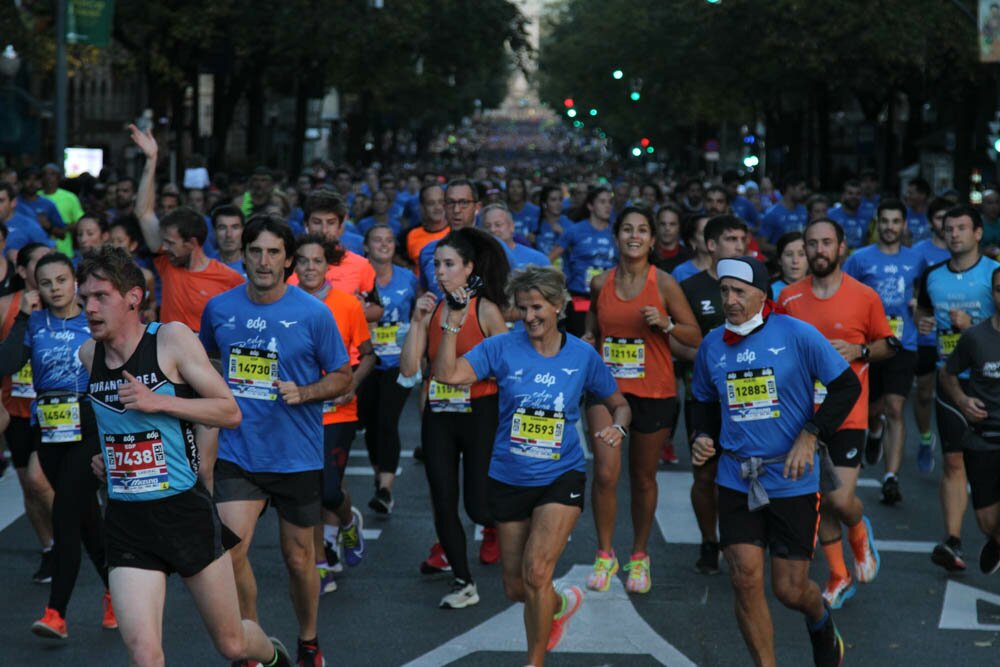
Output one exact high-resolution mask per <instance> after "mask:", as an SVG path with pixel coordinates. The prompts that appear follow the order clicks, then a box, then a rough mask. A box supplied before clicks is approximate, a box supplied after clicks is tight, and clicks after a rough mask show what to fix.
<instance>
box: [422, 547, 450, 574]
mask: <svg viewBox="0 0 1000 667" xmlns="http://www.w3.org/2000/svg"><path fill="white" fill-rule="evenodd" d="M420 572H421V573H422V574H439V573H441V572H451V565H450V564H449V563H448V557H447V556H445V555H444V547H442V546H441V543H440V542H435V543H434V546H432V547H431V555H430V556H428V557H427V560H425V561H423V562H422V563H420Z"/></svg>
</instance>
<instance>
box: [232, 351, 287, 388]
mask: <svg viewBox="0 0 1000 667" xmlns="http://www.w3.org/2000/svg"><path fill="white" fill-rule="evenodd" d="M229 388H230V389H232V391H233V395H234V396H235V397H237V398H252V399H255V400H260V401H276V400H277V399H278V353H277V352H269V351H268V350H254V349H249V348H245V347H232V348H230V349H229Z"/></svg>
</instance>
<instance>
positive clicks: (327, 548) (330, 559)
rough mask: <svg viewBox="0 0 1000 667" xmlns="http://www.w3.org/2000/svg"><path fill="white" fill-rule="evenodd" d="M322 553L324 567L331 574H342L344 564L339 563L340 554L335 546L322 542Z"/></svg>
mask: <svg viewBox="0 0 1000 667" xmlns="http://www.w3.org/2000/svg"><path fill="white" fill-rule="evenodd" d="M323 552H324V554H325V555H326V566H327V568H328V569H329V570H330V571H331V572H338V573H340V572H343V571H344V564H343V563H341V562H340V553H339V550H338V549H337V545H336V544H330V543H329V542H327V541H326V540H323Z"/></svg>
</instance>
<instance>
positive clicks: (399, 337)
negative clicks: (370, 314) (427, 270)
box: [372, 266, 418, 371]
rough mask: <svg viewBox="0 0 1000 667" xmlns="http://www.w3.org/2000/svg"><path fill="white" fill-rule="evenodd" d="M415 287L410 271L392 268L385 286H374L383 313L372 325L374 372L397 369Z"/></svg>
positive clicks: (408, 329) (415, 293) (414, 299)
mask: <svg viewBox="0 0 1000 667" xmlns="http://www.w3.org/2000/svg"><path fill="white" fill-rule="evenodd" d="M417 284H418V283H417V277H416V276H415V275H413V272H412V271H410V270H409V269H404V268H403V267H401V266H393V267H392V278H390V279H389V283H388V284H386V285H378V296H379V298H380V299H381V300H382V308H383V312H382V317H381V318H380V319H379V321H378V324H377V325H375V332H374V335H372V344H373V345H374V346H375V354H376V356H377V360H376V363H375V368H377V369H378V370H380V371H384V370H387V369H390V368H398V367H399V355H400V353H402V351H403V343H404V342H405V340H406V334H407V333H409V331H410V315H411V314H412V313H413V304H414V302H415V301H416V299H417Z"/></svg>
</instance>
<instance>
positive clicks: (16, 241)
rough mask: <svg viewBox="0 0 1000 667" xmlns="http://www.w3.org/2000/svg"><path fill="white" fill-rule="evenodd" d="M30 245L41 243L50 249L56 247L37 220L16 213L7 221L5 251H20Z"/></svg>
mask: <svg viewBox="0 0 1000 667" xmlns="http://www.w3.org/2000/svg"><path fill="white" fill-rule="evenodd" d="M29 243H41V244H42V245H47V246H49V247H50V248H51V247H53V246H55V243H53V241H52V239H50V238H49V235H48V234H46V233H45V230H44V229H42V226H41V225H40V224H38V221H37V220H35V219H34V218H29V217H28V216H26V215H22V214H20V213H16V212H15V213H14V215H12V216H11V217H10V219H9V220H8V221H7V243H6V247H5V250H20V249H21V248H23V247H24V246H26V245H28V244H29Z"/></svg>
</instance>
